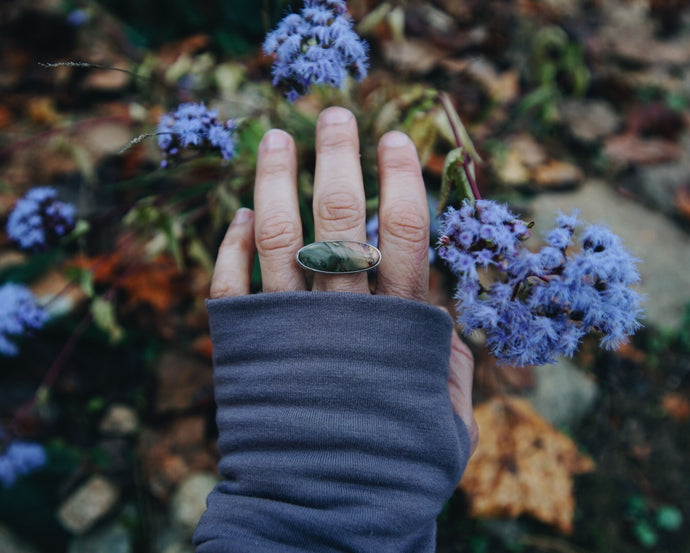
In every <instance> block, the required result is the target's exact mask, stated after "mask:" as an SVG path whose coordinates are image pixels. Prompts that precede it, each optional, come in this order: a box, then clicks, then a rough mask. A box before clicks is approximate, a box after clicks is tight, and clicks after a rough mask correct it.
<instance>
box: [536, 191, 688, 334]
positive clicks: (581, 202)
mask: <svg viewBox="0 0 690 553" xmlns="http://www.w3.org/2000/svg"><path fill="white" fill-rule="evenodd" d="M531 207H532V209H533V210H534V211H533V219H534V220H535V223H536V226H535V228H534V229H533V232H534V233H535V235H536V234H539V233H540V232H546V231H548V230H550V229H551V228H553V219H554V217H555V215H556V213H557V212H558V211H559V210H561V211H563V212H565V213H570V212H572V211H573V210H574V209H579V210H580V217H579V219H580V220H581V221H587V222H590V223H603V224H606V225H608V227H609V228H610V229H611V230H612V231H613V232H615V233H616V234H618V235H619V236H620V237H621V238H622V239H623V242H624V244H625V246H626V247H627V248H628V249H629V250H630V251H631V252H632V253H633V255H635V256H636V257H637V258H639V259H640V263H639V265H638V268H639V270H640V274H641V276H642V283H641V285H640V287H639V291H640V292H641V293H642V294H644V295H645V296H646V297H645V301H644V303H643V308H644V310H645V318H644V319H643V321H642V322H643V323H644V324H645V325H651V326H656V327H664V328H677V327H678V326H679V324H680V321H681V317H682V314H683V308H684V306H685V304H687V303H688V302H689V301H690V241H689V240H688V235H687V233H686V232H684V231H683V230H682V229H681V228H679V227H678V226H676V225H675V224H674V223H673V222H672V221H670V220H669V219H668V218H667V217H666V216H665V215H663V214H661V213H659V212H657V211H652V210H650V209H648V208H646V207H645V206H643V205H640V204H639V203H637V202H635V201H633V200H630V199H628V198H625V197H622V196H620V195H618V194H616V193H615V191H614V190H613V189H612V187H611V186H609V185H607V184H606V183H604V182H601V181H589V182H587V183H586V184H585V185H584V186H583V187H582V188H580V189H578V190H576V191H573V192H567V193H558V194H541V195H539V196H538V197H537V198H536V199H535V200H534V202H533V203H532V205H531Z"/></svg>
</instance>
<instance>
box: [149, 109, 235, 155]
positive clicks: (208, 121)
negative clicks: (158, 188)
mask: <svg viewBox="0 0 690 553" xmlns="http://www.w3.org/2000/svg"><path fill="white" fill-rule="evenodd" d="M234 133H235V124H234V122H233V121H232V120H229V121H226V122H225V123H222V122H221V121H220V120H219V119H218V112H217V111H216V110H213V109H208V108H206V106H205V105H204V104H203V103H202V104H194V103H184V104H180V105H179V106H178V107H177V110H175V111H174V112H172V113H166V114H165V115H163V116H162V117H161V118H160V120H159V122H158V128H157V130H156V134H157V136H158V146H159V147H160V149H161V151H162V152H163V160H162V161H161V167H167V166H168V165H169V164H170V161H178V160H179V159H180V158H181V155H182V150H183V149H195V150H200V151H207V150H217V151H218V152H219V153H220V155H221V156H222V158H223V159H225V160H231V159H232V158H233V157H234V156H235V136H234Z"/></svg>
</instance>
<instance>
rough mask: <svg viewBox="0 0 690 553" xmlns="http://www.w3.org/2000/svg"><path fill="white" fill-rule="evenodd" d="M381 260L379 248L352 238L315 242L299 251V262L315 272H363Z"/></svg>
mask: <svg viewBox="0 0 690 553" xmlns="http://www.w3.org/2000/svg"><path fill="white" fill-rule="evenodd" d="M380 262H381V252H380V251H379V249H378V248H375V247H374V246H372V245H371V244H366V243H364V242H355V241H352V240H326V241H324V242H314V243H312V244H308V245H306V246H304V247H303V248H301V249H300V250H299V251H298V252H297V263H299V265H300V266H301V267H303V268H304V269H307V270H309V271H314V272H315V273H327V274H338V275H342V274H349V273H361V272H362V271H369V270H370V269H373V268H374V267H376V266H377V265H378V264H379V263H380Z"/></svg>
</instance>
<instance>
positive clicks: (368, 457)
mask: <svg viewBox="0 0 690 553" xmlns="http://www.w3.org/2000/svg"><path fill="white" fill-rule="evenodd" d="M207 308H208V312H209V317H210V326H211V338H212V341H213V357H214V365H215V373H214V375H215V376H214V378H215V394H216V403H217V408H218V411H217V423H218V429H219V441H218V446H219V449H220V452H221V455H222V458H221V461H220V464H219V470H220V473H221V475H222V477H223V480H222V481H221V482H220V483H219V484H218V485H217V486H216V488H215V489H214V490H213V492H211V494H210V495H209V497H208V501H207V510H206V512H205V513H204V515H203V516H202V518H201V521H200V522H199V525H198V527H197V529H196V532H195V534H194V543H195V545H196V546H197V549H196V551H197V552H198V553H209V552H214V553H217V552H224V553H225V552H233V553H234V552H241V553H268V552H271V553H293V552H294V553H297V552H300V553H303V552H307V551H310V552H345V551H348V552H350V551H351V552H367V553H368V552H371V553H387V552H395V553H407V552H409V553H412V552H414V553H425V552H433V551H434V550H435V540H436V517H437V515H438V514H439V512H440V511H441V508H442V507H443V504H444V502H445V501H446V500H447V499H448V498H449V497H450V495H451V494H452V493H453V490H454V489H455V487H456V485H457V483H458V481H459V479H460V477H461V475H462V472H463V471H464V468H465V465H466V463H467V460H468V458H469V452H470V440H469V435H468V432H467V429H466V427H465V425H464V424H463V423H462V421H461V420H460V418H459V417H458V416H457V415H455V413H454V412H453V410H452V407H451V403H450V398H449V396H448V388H447V379H448V370H449V369H448V360H449V356H450V335H451V330H452V321H451V319H450V317H449V316H448V315H446V314H445V313H443V312H442V311H441V310H439V309H436V308H434V307H431V306H428V305H426V304H422V303H417V302H412V301H407V300H403V299H400V298H391V297H385V296H369V295H364V294H348V293H329V292H286V293H276V294H258V295H252V296H243V297H239V298H230V299H219V300H209V301H208V304H207Z"/></svg>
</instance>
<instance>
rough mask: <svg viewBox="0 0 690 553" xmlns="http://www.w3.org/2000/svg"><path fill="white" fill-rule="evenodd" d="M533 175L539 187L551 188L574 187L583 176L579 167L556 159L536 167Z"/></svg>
mask: <svg viewBox="0 0 690 553" xmlns="http://www.w3.org/2000/svg"><path fill="white" fill-rule="evenodd" d="M532 176H533V179H534V182H535V183H536V184H537V185H539V187H541V188H548V189H550V190H557V189H563V188H572V187H574V186H576V185H577V184H579V183H580V182H581V181H582V178H583V175H582V171H581V170H580V168H579V167H576V166H575V165H573V164H571V163H567V162H565V161H558V160H555V159H552V160H550V161H549V162H548V163H546V164H544V165H540V166H539V167H537V168H536V169H534V172H533V175H532Z"/></svg>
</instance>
